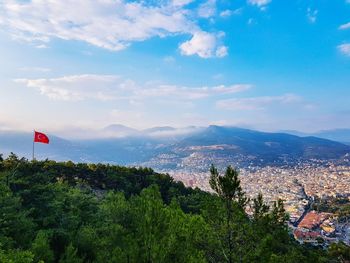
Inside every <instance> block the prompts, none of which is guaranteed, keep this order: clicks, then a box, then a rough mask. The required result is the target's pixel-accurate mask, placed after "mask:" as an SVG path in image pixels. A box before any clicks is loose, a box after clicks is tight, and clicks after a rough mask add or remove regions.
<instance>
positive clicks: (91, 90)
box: [15, 74, 135, 101]
mask: <svg viewBox="0 0 350 263" xmlns="http://www.w3.org/2000/svg"><path fill="white" fill-rule="evenodd" d="M15 81H16V82H17V83H23V84H25V85H26V86H27V87H29V88H35V89H37V90H39V91H40V93H41V94H42V95H45V96H47V97H49V98H50V99H53V100H65V101H79V100H86V99H97V100H102V101H105V100H113V99H118V98H122V92H123V91H125V92H126V91H127V90H129V89H132V88H133V87H134V85H135V84H134V83H133V82H132V81H130V80H124V79H122V78H120V77H119V76H114V75H89V74H85V75H72V76H65V77H61V78H52V79H17V80H15Z"/></svg>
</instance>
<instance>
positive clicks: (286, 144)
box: [0, 125, 350, 171]
mask: <svg viewBox="0 0 350 263" xmlns="http://www.w3.org/2000/svg"><path fill="white" fill-rule="evenodd" d="M107 130H108V131H111V132H116V133H117V132H119V134H121V133H122V132H125V133H128V135H125V136H121V137H116V138H104V139H86V140H74V141H69V140H65V139H62V138H59V137H56V136H53V135H49V136H50V139H51V142H50V144H49V145H42V144H36V145H35V147H36V156H37V158H38V159H40V158H50V159H55V160H73V161H76V162H81V161H84V162H103V163H113V164H123V165H143V166H150V167H153V168H155V169H159V170H174V169H189V170H192V171H199V170H206V171H207V168H208V166H209V165H210V164H211V163H215V164H216V165H218V166H226V165H228V164H232V165H236V166H239V167H245V166H251V165H253V166H266V165H285V164H292V163H293V162H299V161H302V160H310V159H321V160H338V159H341V158H342V157H344V156H345V155H346V154H349V153H350V146H349V145H345V144H342V143H339V142H335V141H331V140H327V139H321V138H317V137H310V136H308V137H299V136H296V135H291V134H286V133H268V132H259V131H254V130H249V129H242V128H237V127H225V126H214V125H213V126H209V127H207V128H197V127H193V128H189V129H186V128H184V129H175V128H172V127H156V128H153V129H148V130H146V131H145V130H144V131H140V132H139V131H137V130H134V129H131V128H128V127H125V126H122V125H113V126H110V127H108V129H107ZM155 134H158V135H159V134H163V135H164V134H168V135H167V136H155ZM170 134H171V136H170ZM32 137H33V135H32V134H31V133H19V132H0V153H5V154H8V153H9V152H11V151H12V152H15V153H17V154H19V155H21V156H26V157H28V158H31V152H32V139H33V138H32Z"/></svg>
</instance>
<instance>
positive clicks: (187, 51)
mask: <svg viewBox="0 0 350 263" xmlns="http://www.w3.org/2000/svg"><path fill="white" fill-rule="evenodd" d="M218 38H219V36H216V35H213V34H210V33H207V32H203V31H198V32H195V33H194V34H193V37H192V38H191V39H190V40H188V41H186V42H184V43H182V44H181V45H180V51H181V54H182V55H186V56H191V55H198V56H199V57H201V58H210V57H214V56H217V57H224V56H226V55H227V47H226V46H219V45H218Z"/></svg>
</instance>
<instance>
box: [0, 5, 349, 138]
mask: <svg viewBox="0 0 350 263" xmlns="http://www.w3.org/2000/svg"><path fill="white" fill-rule="evenodd" d="M0 105H1V107H0V129H14V130H29V131H31V130H33V129H37V130H44V131H49V132H56V133H58V134H60V133H62V134H63V133H65V134H68V135H69V134H70V133H71V134H79V133H84V131H86V130H88V129H100V128H101V129H102V128H103V127H105V126H108V125H110V124H114V123H119V124H123V125H126V126H130V127H133V128H138V129H143V128H148V127H153V126H166V125H168V126H174V127H186V126H192V125H194V126H206V125H211V124H215V125H232V126H240V127H248V128H254V129H259V130H266V131H278V130H299V131H304V132H313V131H318V130H325V129H336V128H350V118H349V116H350V0H328V1H327V0H317V1H316V0H293V1H277V0H202V1H200V0H159V1H156V0H144V1H142V0H133V1H127V0H1V1H0Z"/></svg>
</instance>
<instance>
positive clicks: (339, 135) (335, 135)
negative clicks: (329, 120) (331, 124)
mask: <svg viewBox="0 0 350 263" xmlns="http://www.w3.org/2000/svg"><path fill="white" fill-rule="evenodd" d="M314 136H317V137H320V138H325V139H329V140H333V141H338V142H347V143H350V129H335V130H326V131H320V132H317V133H314Z"/></svg>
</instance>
